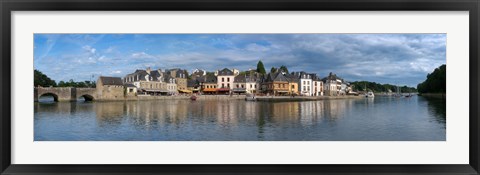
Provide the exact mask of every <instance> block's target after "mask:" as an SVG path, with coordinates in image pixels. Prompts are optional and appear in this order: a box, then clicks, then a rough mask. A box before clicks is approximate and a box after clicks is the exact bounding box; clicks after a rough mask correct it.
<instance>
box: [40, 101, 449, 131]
mask: <svg viewBox="0 0 480 175" xmlns="http://www.w3.org/2000/svg"><path fill="white" fill-rule="evenodd" d="M34 106H35V107H34V110H35V140H445V122H446V119H445V109H446V105H445V101H444V100H443V101H442V100H438V99H426V98H423V97H412V98H408V99H407V98H402V99H398V98H381V97H378V98H377V97H376V98H375V99H356V100H353V99H352V100H322V101H305V102H273V103H272V102H245V101H241V100H240V101H216V100H206V101H188V100H158V101H126V102H93V103H87V102H85V103H78V102H77V103H35V105H34ZM432 118H433V119H434V120H432ZM60 133H61V134H60Z"/></svg>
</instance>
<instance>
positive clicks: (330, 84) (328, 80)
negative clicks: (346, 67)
mask: <svg viewBox="0 0 480 175" xmlns="http://www.w3.org/2000/svg"><path fill="white" fill-rule="evenodd" d="M322 81H323V83H324V88H325V89H324V90H325V95H328V96H338V95H343V94H344V93H341V92H340V91H341V90H342V84H343V79H341V78H340V77H338V76H337V75H336V74H333V73H332V72H330V73H329V74H328V76H327V77H325V78H323V79H322Z"/></svg>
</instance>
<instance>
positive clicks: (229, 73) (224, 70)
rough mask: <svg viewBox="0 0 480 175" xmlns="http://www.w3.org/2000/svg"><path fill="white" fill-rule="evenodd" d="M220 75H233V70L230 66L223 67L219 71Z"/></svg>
mask: <svg viewBox="0 0 480 175" xmlns="http://www.w3.org/2000/svg"><path fill="white" fill-rule="evenodd" d="M218 75H219V76H228V75H233V71H231V70H230V69H228V68H223V69H222V70H221V71H218Z"/></svg>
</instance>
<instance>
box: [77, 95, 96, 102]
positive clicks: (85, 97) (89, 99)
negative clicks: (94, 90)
mask: <svg viewBox="0 0 480 175" xmlns="http://www.w3.org/2000/svg"><path fill="white" fill-rule="evenodd" d="M80 97H83V99H85V101H93V100H95V97H93V96H92V95H90V94H83V95H79V96H78V98H80ZM78 98H77V99H78Z"/></svg>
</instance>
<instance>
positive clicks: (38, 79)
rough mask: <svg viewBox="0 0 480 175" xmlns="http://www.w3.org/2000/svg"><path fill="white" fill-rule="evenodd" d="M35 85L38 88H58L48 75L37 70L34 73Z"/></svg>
mask: <svg viewBox="0 0 480 175" xmlns="http://www.w3.org/2000/svg"><path fill="white" fill-rule="evenodd" d="M33 85H34V86H35V87H37V86H42V87H49V86H57V83H55V81H54V80H52V79H50V78H49V77H48V76H47V75H45V74H43V73H42V72H40V71H39V70H36V69H35V70H34V71H33Z"/></svg>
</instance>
